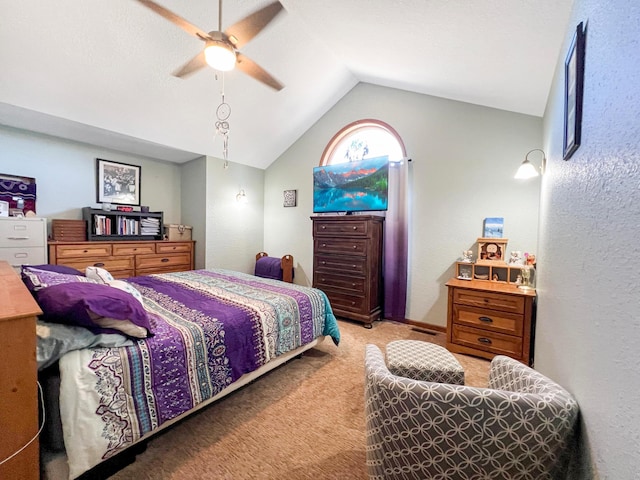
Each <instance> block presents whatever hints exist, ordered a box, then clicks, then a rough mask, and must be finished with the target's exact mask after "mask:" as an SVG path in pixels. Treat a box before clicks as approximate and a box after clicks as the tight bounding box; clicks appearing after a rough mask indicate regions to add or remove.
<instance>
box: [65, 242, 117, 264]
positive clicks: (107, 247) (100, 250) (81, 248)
mask: <svg viewBox="0 0 640 480" xmlns="http://www.w3.org/2000/svg"><path fill="white" fill-rule="evenodd" d="M55 248H56V257H57V258H72V257H102V256H105V257H108V256H110V255H111V244H110V243H94V244H86V243H85V244H78V245H56V247H55ZM65 265H66V264H65Z"/></svg>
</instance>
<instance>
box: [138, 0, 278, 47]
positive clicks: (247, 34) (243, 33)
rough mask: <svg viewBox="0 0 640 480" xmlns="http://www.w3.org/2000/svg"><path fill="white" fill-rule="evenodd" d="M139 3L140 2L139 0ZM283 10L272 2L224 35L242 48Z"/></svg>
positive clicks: (233, 26)
mask: <svg viewBox="0 0 640 480" xmlns="http://www.w3.org/2000/svg"><path fill="white" fill-rule="evenodd" d="M139 1H140V0H139ZM282 10H283V7H282V4H281V3H280V2H273V3H271V4H269V5H267V6H266V7H264V8H261V9H260V10H258V11H256V12H253V13H252V14H251V15H249V16H247V17H245V18H243V19H242V20H240V21H239V22H237V23H234V24H233V25H231V26H230V27H229V28H227V29H226V30H225V31H224V33H225V34H226V35H227V36H228V37H229V41H230V42H231V43H233V46H234V47H236V48H242V46H243V45H245V44H246V43H247V42H248V41H249V40H251V39H252V38H253V37H255V36H256V35H257V34H258V33H260V32H261V31H262V29H263V28H264V27H266V26H267V25H268V24H269V22H271V20H273V19H274V18H275V17H276V15H278V13H280V12H281V11H282Z"/></svg>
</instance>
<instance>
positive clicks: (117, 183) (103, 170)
mask: <svg viewBox="0 0 640 480" xmlns="http://www.w3.org/2000/svg"><path fill="white" fill-rule="evenodd" d="M141 170H142V167H140V166H139V165H128V164H126V163H119V162H112V161H110V160H103V159H101V158H96V201H97V202H98V203H113V204H114V205H135V206H139V205H140V175H141V173H142V172H141Z"/></svg>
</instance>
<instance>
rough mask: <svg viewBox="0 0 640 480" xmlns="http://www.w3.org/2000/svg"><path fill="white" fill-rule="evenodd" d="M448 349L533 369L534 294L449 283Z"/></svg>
mask: <svg viewBox="0 0 640 480" xmlns="http://www.w3.org/2000/svg"><path fill="white" fill-rule="evenodd" d="M446 285H447V287H449V306H448V313H447V348H448V349H449V350H450V351H452V352H456V353H466V354H470V355H476V356H478V357H483V358H487V359H492V358H493V357H494V356H495V355H507V356H509V357H512V358H515V359H516V360H520V361H521V362H523V363H526V364H527V365H530V366H532V365H533V329H534V323H535V322H534V309H535V299H536V293H535V290H522V289H519V288H518V287H517V286H516V285H512V284H506V283H499V282H492V281H484V280H458V279H452V280H449V281H448V282H447V284H446Z"/></svg>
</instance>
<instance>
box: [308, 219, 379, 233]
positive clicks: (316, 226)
mask: <svg viewBox="0 0 640 480" xmlns="http://www.w3.org/2000/svg"><path fill="white" fill-rule="evenodd" d="M313 235H314V237H323V236H329V237H333V236H340V237H345V236H350V235H357V236H360V237H362V236H368V235H369V222H367V221H365V220H358V219H354V220H344V221H340V222H336V221H335V220H334V221H329V220H328V221H322V220H315V221H314V222H313Z"/></svg>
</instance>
